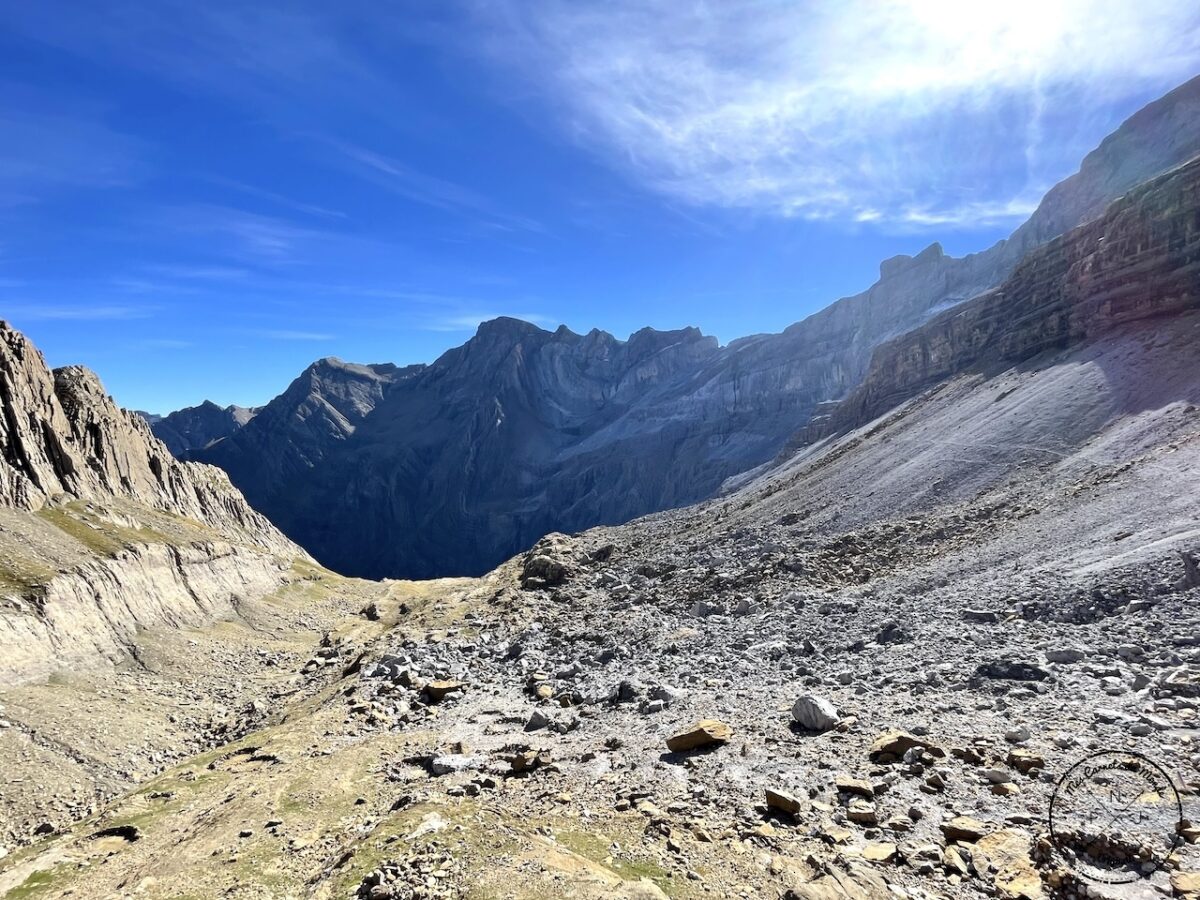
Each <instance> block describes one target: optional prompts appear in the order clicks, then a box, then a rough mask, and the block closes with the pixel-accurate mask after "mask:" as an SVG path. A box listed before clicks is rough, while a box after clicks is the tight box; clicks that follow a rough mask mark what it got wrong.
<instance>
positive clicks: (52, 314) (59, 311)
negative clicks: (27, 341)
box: [0, 302, 157, 322]
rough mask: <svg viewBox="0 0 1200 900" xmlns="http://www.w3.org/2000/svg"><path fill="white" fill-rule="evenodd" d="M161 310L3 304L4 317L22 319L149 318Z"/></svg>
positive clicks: (126, 306)
mask: <svg viewBox="0 0 1200 900" xmlns="http://www.w3.org/2000/svg"><path fill="white" fill-rule="evenodd" d="M155 312H157V307H153V306H133V305H114V304H104V303H96V304H56V303H49V302H38V303H4V304H2V305H0V317H4V318H8V317H11V318H13V319H19V320H21V321H35V320H36V321H64V322H67V321H71V322H88V321H104V320H121V319H147V318H150V317H151V316H153V315H154V314H155Z"/></svg>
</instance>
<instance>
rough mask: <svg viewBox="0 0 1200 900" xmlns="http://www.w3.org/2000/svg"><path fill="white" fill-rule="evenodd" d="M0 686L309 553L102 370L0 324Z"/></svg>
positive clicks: (230, 598)
mask: <svg viewBox="0 0 1200 900" xmlns="http://www.w3.org/2000/svg"><path fill="white" fill-rule="evenodd" d="M0 518H3V526H2V527H0V684H3V683H6V682H12V681H21V680H28V679H31V678H37V677H41V676H44V675H47V674H49V673H50V672H53V671H55V670H56V669H59V668H71V669H79V668H84V667H87V666H90V665H95V664H99V663H102V662H104V661H105V660H109V661H111V660H115V659H118V658H120V657H121V656H122V655H124V654H125V653H128V652H131V650H132V648H133V647H134V639H135V637H136V635H137V634H138V632H139V631H141V630H142V629H146V628H152V627H156V626H158V627H161V626H166V627H179V626H184V625H199V624H203V623H205V622H209V621H212V620H213V619H215V618H223V617H230V616H232V615H233V614H234V612H235V609H236V604H237V603H238V602H240V601H242V600H246V599H252V598H257V597H261V596H263V595H265V594H268V593H270V592H272V591H274V590H276V589H278V588H279V587H280V586H281V585H282V584H284V583H285V582H286V581H288V580H290V579H291V578H292V577H293V576H292V575H290V574H289V573H290V570H291V565H292V561H293V560H295V559H297V558H306V554H305V553H304V551H302V550H301V549H300V548H299V547H297V546H296V545H295V544H293V543H292V542H291V541H289V540H288V539H287V538H285V537H284V536H283V534H281V533H280V532H279V531H278V530H277V529H276V528H275V527H274V526H273V525H271V523H270V522H269V521H268V520H267V519H266V518H264V517H263V516H262V515H261V514H260V513H257V512H255V511H254V510H253V509H251V508H250V506H249V505H248V504H247V503H246V501H245V499H244V498H243V497H242V495H241V494H240V493H238V491H237V490H236V489H235V488H234V487H233V486H232V485H231V484H230V482H229V478H228V476H227V475H226V474H225V473H224V472H222V471H221V470H220V469H217V468H215V467H212V466H206V465H201V464H198V463H186V462H178V461H176V460H175V459H174V458H172V456H171V454H170V453H169V452H168V451H167V448H166V447H165V446H164V445H163V444H162V442H161V441H159V440H158V439H156V438H155V437H154V436H153V435H152V434H151V432H150V427H149V425H147V424H146V422H145V421H144V420H143V419H142V418H141V417H140V416H138V415H137V414H135V413H130V412H126V411H125V410H122V409H119V408H118V407H117V406H116V405H115V404H114V403H113V401H112V399H111V398H110V397H109V396H108V395H107V394H106V393H105V391H104V388H103V387H102V386H101V384H100V381H99V379H98V378H97V377H96V376H95V375H94V374H92V373H91V372H89V371H88V370H86V369H83V368H80V367H78V366H69V367H66V368H63V369H57V370H55V371H53V372H52V371H50V369H48V368H47V366H46V363H45V361H44V359H43V358H42V355H41V354H40V353H39V352H38V351H37V349H36V348H35V347H34V346H33V345H32V344H31V343H30V342H29V341H28V340H27V339H26V338H25V337H24V336H23V335H22V334H20V333H19V332H16V331H14V330H13V329H11V328H10V327H8V325H6V324H2V323H0Z"/></svg>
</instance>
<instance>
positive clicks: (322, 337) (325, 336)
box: [256, 328, 337, 341]
mask: <svg viewBox="0 0 1200 900" xmlns="http://www.w3.org/2000/svg"><path fill="white" fill-rule="evenodd" d="M256 334H257V335H258V336H259V337H264V338H267V339H269V340H272V341H332V340H336V339H337V335H336V334H329V333H328V332H324V331H294V330H291V329H287V328H282V329H278V328H270V329H265V330H263V331H258V332H256Z"/></svg>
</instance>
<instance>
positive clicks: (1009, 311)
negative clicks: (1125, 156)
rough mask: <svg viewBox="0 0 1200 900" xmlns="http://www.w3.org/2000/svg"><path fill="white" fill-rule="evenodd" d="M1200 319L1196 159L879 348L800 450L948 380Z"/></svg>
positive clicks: (1199, 170)
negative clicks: (1155, 321) (1117, 333)
mask: <svg viewBox="0 0 1200 900" xmlns="http://www.w3.org/2000/svg"><path fill="white" fill-rule="evenodd" d="M1196 307H1200V158H1197V159H1195V160H1193V161H1191V162H1189V163H1186V164H1185V165H1183V166H1181V167H1179V168H1177V169H1175V170H1173V171H1171V172H1168V173H1167V174H1165V175H1161V176H1159V177H1158V178H1155V179H1153V180H1151V181H1149V182H1147V183H1146V184H1144V185H1142V186H1140V187H1138V188H1137V189H1135V190H1133V191H1131V192H1130V193H1128V194H1126V195H1125V196H1123V197H1121V198H1120V199H1119V200H1117V201H1115V202H1113V203H1112V204H1111V205H1110V206H1109V207H1108V209H1107V210H1106V211H1105V212H1104V213H1103V214H1102V215H1101V216H1100V217H1099V218H1097V219H1093V220H1092V221H1090V222H1088V223H1086V224H1084V225H1082V226H1080V227H1078V228H1075V229H1073V230H1071V231H1069V232H1067V233H1066V234H1065V235H1062V236H1061V237H1059V238H1056V239H1054V240H1052V241H1050V242H1049V243H1048V244H1046V245H1045V246H1044V247H1041V248H1040V249H1038V250H1035V251H1033V252H1032V253H1030V254H1029V255H1028V256H1027V257H1026V259H1025V261H1024V262H1022V263H1021V265H1020V266H1018V267H1017V269H1016V271H1015V272H1013V274H1012V275H1011V276H1010V277H1009V278H1008V279H1007V280H1006V281H1005V282H1004V283H1003V284H1002V285H1001V286H1000V287H999V288H998V289H996V290H993V291H989V292H987V293H985V294H983V295H982V296H980V297H977V298H976V299H974V300H972V301H970V302H969V303H965V304H963V305H961V306H959V307H957V308H955V309H952V310H949V311H947V312H945V313H942V314H941V315H939V316H937V317H936V318H934V319H933V320H931V321H930V322H928V323H927V324H926V325H924V326H923V327H921V328H918V329H916V330H915V331H912V332H910V333H908V334H906V335H904V336H902V337H899V338H897V339H895V340H893V341H890V342H889V343H887V344H884V345H883V346H882V347H880V348H879V349H878V350H877V351H876V352H875V355H874V359H873V360H872V363H871V368H870V372H869V374H868V375H867V377H866V379H865V380H864V382H863V383H862V385H861V386H860V387H859V388H858V389H857V390H855V391H854V392H853V393H852V394H851V396H850V397H848V398H847V399H846V401H845V402H843V403H842V404H840V405H839V406H838V407H837V409H836V410H835V411H834V412H833V413H832V414H831V415H830V416H829V417H828V419H826V420H825V421H824V422H823V423H821V425H820V426H819V427H814V428H813V429H812V430H811V431H810V432H809V433H808V434H806V435H804V439H805V440H812V439H814V438H817V437H821V436H823V435H824V434H828V433H832V432H835V431H841V430H846V429H848V428H852V427H855V426H857V425H859V424H862V423H865V422H868V421H870V420H872V419H874V418H875V417H877V416H878V415H879V414H881V413H882V412H884V411H886V410H887V409H889V408H891V407H893V406H895V405H896V404H898V403H900V402H902V401H904V400H906V399H908V398H909V397H912V396H915V395H916V394H918V393H920V392H922V391H924V390H926V389H928V388H930V387H932V386H934V385H936V384H939V383H941V382H942V381H945V380H946V379H948V378H950V377H952V376H954V375H958V374H961V373H963V372H968V371H971V370H975V369H979V370H985V369H986V368H988V367H990V366H997V365H1005V366H1007V365H1012V364H1013V363H1020V362H1024V361H1026V360H1032V359H1034V358H1035V357H1037V356H1038V355H1039V354H1041V353H1044V352H1046V351H1051V350H1061V349H1066V348H1069V347H1073V346H1077V345H1080V344H1084V343H1087V342H1088V341H1090V340H1093V339H1095V338H1097V337H1099V336H1101V335H1104V334H1106V333H1109V332H1111V331H1113V330H1116V329H1120V328H1121V327H1122V326H1124V325H1127V324H1129V323H1132V322H1136V321H1138V320H1141V319H1149V318H1154V317H1165V316H1174V315H1179V314H1181V313H1183V312H1185V311H1186V310H1188V309H1193V308H1196Z"/></svg>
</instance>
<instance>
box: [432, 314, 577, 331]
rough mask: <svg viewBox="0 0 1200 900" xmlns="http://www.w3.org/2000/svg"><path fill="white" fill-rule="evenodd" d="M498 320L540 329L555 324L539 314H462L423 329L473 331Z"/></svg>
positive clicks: (434, 321)
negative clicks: (516, 322) (523, 323)
mask: <svg viewBox="0 0 1200 900" xmlns="http://www.w3.org/2000/svg"><path fill="white" fill-rule="evenodd" d="M499 318H509V319H520V320H521V321H523V322H529V323H530V324H531V325H537V326H539V327H541V328H548V327H549V326H551V325H554V324H556V322H555V320H554V319H552V318H550V317H549V316H543V315H541V314H540V313H463V314H459V315H452V316H444V317H442V318H439V319H434V320H431V321H429V322H426V323H425V325H424V326H423V328H424V330H426V331H448V332H460V331H474V330H475V329H476V328H478V327H479V326H480V325H481V324H483V323H484V322H489V321H491V320H492V319H499Z"/></svg>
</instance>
